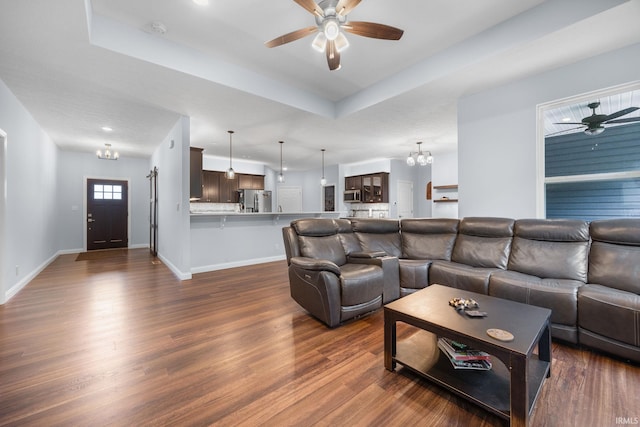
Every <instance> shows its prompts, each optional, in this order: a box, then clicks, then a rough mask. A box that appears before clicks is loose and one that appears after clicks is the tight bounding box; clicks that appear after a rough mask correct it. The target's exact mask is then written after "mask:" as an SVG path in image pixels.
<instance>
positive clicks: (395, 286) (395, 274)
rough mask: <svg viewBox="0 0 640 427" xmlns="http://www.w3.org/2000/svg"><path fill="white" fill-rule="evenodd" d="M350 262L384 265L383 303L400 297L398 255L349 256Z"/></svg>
mask: <svg viewBox="0 0 640 427" xmlns="http://www.w3.org/2000/svg"><path fill="white" fill-rule="evenodd" d="M369 253H375V252H369ZM349 262H350V263H352V264H373V265H377V266H380V267H382V273H383V276H384V287H383V290H382V303H383V304H386V303H389V302H391V301H394V300H397V299H398V298H400V262H399V261H398V258H397V257H394V256H387V255H385V256H378V257H375V258H349Z"/></svg>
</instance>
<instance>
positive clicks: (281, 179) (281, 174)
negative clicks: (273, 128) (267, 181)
mask: <svg viewBox="0 0 640 427" xmlns="http://www.w3.org/2000/svg"><path fill="white" fill-rule="evenodd" d="M278 143H279V144H280V174H279V175H278V182H284V174H283V173H282V144H284V141H278Z"/></svg>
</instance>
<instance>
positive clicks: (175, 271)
mask: <svg viewBox="0 0 640 427" xmlns="http://www.w3.org/2000/svg"><path fill="white" fill-rule="evenodd" d="M158 258H160V261H162V262H163V263H164V265H166V266H167V267H168V268H169V270H171V272H172V273H173V274H175V276H176V277H177V278H178V279H180V280H191V273H184V272H182V271H180V269H178V267H176V266H175V265H173V263H171V261H169V260H168V259H167V258H166V257H165V256H163V255H162V254H160V253H158Z"/></svg>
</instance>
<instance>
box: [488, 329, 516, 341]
mask: <svg viewBox="0 0 640 427" xmlns="http://www.w3.org/2000/svg"><path fill="white" fill-rule="evenodd" d="M487 335H489V336H490V337H491V338H495V339H497V340H500V341H505V342H506V341H513V338H514V337H513V334H512V333H511V332H509V331H505V330H503V329H487Z"/></svg>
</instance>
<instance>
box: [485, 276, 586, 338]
mask: <svg viewBox="0 0 640 427" xmlns="http://www.w3.org/2000/svg"><path fill="white" fill-rule="evenodd" d="M581 286H584V283H582V282H581V281H578V280H568V279H549V278H540V277H537V276H532V275H528V274H524V273H518V272H516V271H496V272H494V273H493V274H492V275H491V278H490V279H489V295H491V296H494V297H498V298H504V299H508V300H512V301H517V302H522V303H525V304H531V305H537V306H539V307H546V308H548V309H551V311H552V313H551V322H552V323H554V324H560V325H566V326H570V327H571V328H570V329H564V330H562V333H561V334H559V333H558V332H559V329H558V328H552V330H553V332H554V334H553V335H554V336H555V337H557V338H561V339H564V340H567V341H570V342H574V343H575V342H577V323H578V308H577V305H578V289H579V288H580V287H581Z"/></svg>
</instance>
